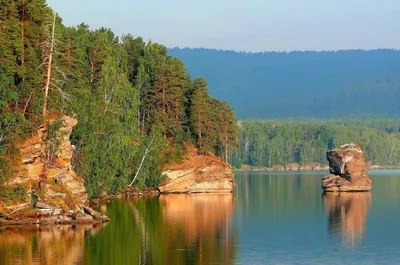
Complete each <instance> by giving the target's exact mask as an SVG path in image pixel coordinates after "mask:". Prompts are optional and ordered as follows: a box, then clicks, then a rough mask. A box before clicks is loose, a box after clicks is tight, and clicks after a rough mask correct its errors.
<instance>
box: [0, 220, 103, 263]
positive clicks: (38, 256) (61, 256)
mask: <svg viewBox="0 0 400 265" xmlns="http://www.w3.org/2000/svg"><path fill="white" fill-rule="evenodd" d="M101 227H102V226H101V225H97V226H93V225H79V226H71V225H60V226H36V225H32V226H24V227H20V226H15V227H8V228H6V227H2V228H0V264H4V265H8V264H10V265H18V264H24V265H25V264H26V265H34V264H41V265H42V264H43V265H47V264H49V265H50V264H51V265H53V264H59V265H69V264H74V265H79V264H83V253H84V252H83V249H84V239H85V236H87V235H93V234H95V233H96V232H97V231H98V230H99V229H101Z"/></svg>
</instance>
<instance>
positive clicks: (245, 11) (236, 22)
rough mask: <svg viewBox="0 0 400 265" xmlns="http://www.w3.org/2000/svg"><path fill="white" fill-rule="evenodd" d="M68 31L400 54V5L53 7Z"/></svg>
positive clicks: (206, 1)
mask: <svg viewBox="0 0 400 265" xmlns="http://www.w3.org/2000/svg"><path fill="white" fill-rule="evenodd" d="M47 2H48V4H49V5H50V6H51V7H52V8H53V9H55V10H56V11H57V12H58V13H59V14H60V15H61V17H62V18H63V20H64V23H65V24H67V25H77V24H80V23H81V22H85V23H86V24H89V25H90V26H91V27H92V28H98V27H100V26H105V27H108V28H111V29H112V30H113V31H114V32H116V33H117V34H122V33H132V34H133V35H134V36H142V37H143V38H144V39H145V40H149V39H151V40H152V41H155V42H160V43H162V44H164V45H166V46H167V47H175V46H179V47H208V48H218V49H228V50H245V51H268V50H278V51H282V50H285V51H290V50H338V49H358V48H359V49H375V48H396V49H397V48H400V1H399V0H247V1H245V0H241V1H240V0H140V1H138V0H47Z"/></svg>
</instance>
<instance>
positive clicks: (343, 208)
mask: <svg viewBox="0 0 400 265" xmlns="http://www.w3.org/2000/svg"><path fill="white" fill-rule="evenodd" d="M323 201H324V204H325V205H327V206H329V215H328V233H330V234H332V235H334V236H339V237H340V238H341V240H342V243H343V245H346V246H347V245H350V246H355V245H357V244H359V243H360V242H361V241H362V239H363V237H364V230H365V220H366V217H367V213H368V209H369V207H370V204H371V193H370V192H329V193H324V194H323Z"/></svg>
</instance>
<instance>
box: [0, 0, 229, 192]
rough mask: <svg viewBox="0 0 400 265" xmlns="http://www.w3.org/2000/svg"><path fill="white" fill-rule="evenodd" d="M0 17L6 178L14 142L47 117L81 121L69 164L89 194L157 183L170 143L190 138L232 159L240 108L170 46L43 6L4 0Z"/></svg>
mask: <svg viewBox="0 0 400 265" xmlns="http://www.w3.org/2000/svg"><path fill="white" fill-rule="evenodd" d="M0 14H1V15H0V42H1V45H0V60H1V64H0V148H1V150H0V153H1V157H0V163H1V171H0V173H1V177H2V180H3V181H4V178H6V177H8V176H10V175H12V174H13V170H14V167H13V166H12V164H13V163H14V162H15V160H16V158H15V157H14V156H13V154H14V151H15V150H14V149H15V148H14V146H15V144H16V142H18V141H19V140H20V139H22V138H24V137H28V136H29V135H30V133H31V132H34V131H36V130H37V128H38V127H39V126H41V125H43V124H44V123H45V122H46V115H48V114H50V113H51V114H52V115H59V116H61V115H63V114H67V115H68V114H69V115H72V114H74V115H76V117H77V119H78V125H77V126H76V127H75V128H74V130H73V132H72V135H71V142H72V144H73V145H74V148H75V151H74V157H73V161H72V162H73V168H74V170H76V172H77V173H78V174H79V175H81V176H82V177H84V179H85V185H86V188H87V191H88V193H89V196H96V195H99V194H101V193H102V192H117V191H119V190H120V189H121V188H123V187H126V186H127V185H128V184H129V183H131V182H132V180H133V178H134V177H137V179H136V181H135V183H134V185H137V186H157V185H158V184H159V183H160V181H161V174H160V171H159V166H160V157H161V155H162V153H163V152H164V150H166V146H167V145H169V146H174V147H175V148H176V149H179V148H180V146H181V145H182V144H183V143H184V142H191V143H193V144H195V145H197V147H199V149H200V152H202V153H206V152H213V153H216V154H218V155H220V156H222V157H224V158H225V159H227V158H228V156H229V153H230V148H231V147H232V146H234V145H235V133H236V122H235V117H234V114H233V110H232V109H231V107H230V106H229V105H228V104H227V103H225V102H220V101H219V100H217V99H215V98H212V97H210V96H209V94H208V91H207V83H206V81H205V80H204V79H202V78H197V79H195V80H192V79H191V78H190V77H189V74H188V73H187V70H186V69H185V67H184V65H183V63H182V62H181V61H180V60H178V59H176V58H175V57H171V56H168V54H167V49H166V47H164V46H163V45H160V44H158V43H152V42H147V43H146V42H144V41H143V39H142V38H140V37H133V36H132V35H129V34H128V35H125V36H122V37H117V36H115V34H114V33H113V32H112V31H111V30H109V29H106V28H101V29H98V30H90V29H89V26H88V25H86V24H80V25H78V26H77V27H66V26H64V25H63V24H62V21H61V19H60V18H59V17H58V16H57V15H56V14H55V13H53V11H52V10H51V9H50V8H49V7H48V6H47V5H46V2H45V1H44V0H15V1H2V4H1V5H0ZM49 135H50V134H49ZM46 140H47V141H49V142H51V139H46ZM54 146H56V144H54ZM53 151H54V150H53ZM175 154H177V155H178V156H179V152H175ZM165 157H166V156H165V155H164V156H163V162H167V161H165ZM139 169H140V172H138V170H139ZM16 170H17V169H16Z"/></svg>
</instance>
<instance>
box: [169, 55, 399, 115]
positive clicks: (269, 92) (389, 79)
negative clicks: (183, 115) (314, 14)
mask: <svg viewBox="0 0 400 265" xmlns="http://www.w3.org/2000/svg"><path fill="white" fill-rule="evenodd" d="M169 54H170V55H173V56H176V57H178V58H179V59H181V60H182V61H183V62H184V63H185V65H186V66H187V68H188V70H189V73H190V75H191V76H193V77H196V76H199V75H202V76H204V77H205V78H206V79H207V80H208V82H209V84H210V93H211V95H213V96H215V97H217V98H219V99H223V100H228V101H229V103H230V104H232V106H233V108H234V109H235V112H236V114H237V116H238V118H239V119H251V120H255V119H258V120H265V119H271V118H283V117H315V118H354V117H363V118H371V117H373V118H382V117H383V118H394V117H396V118H397V117H400V108H399V107H398V102H399V100H400V74H399V73H400V52H399V51H398V50H384V49H382V50H371V51H363V50H348V51H326V52H313V51H307V52H300V51H294V52H289V53H286V52H265V53H245V52H234V51H222V50H212V49H189V48H185V49H179V48H173V49H169Z"/></svg>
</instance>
